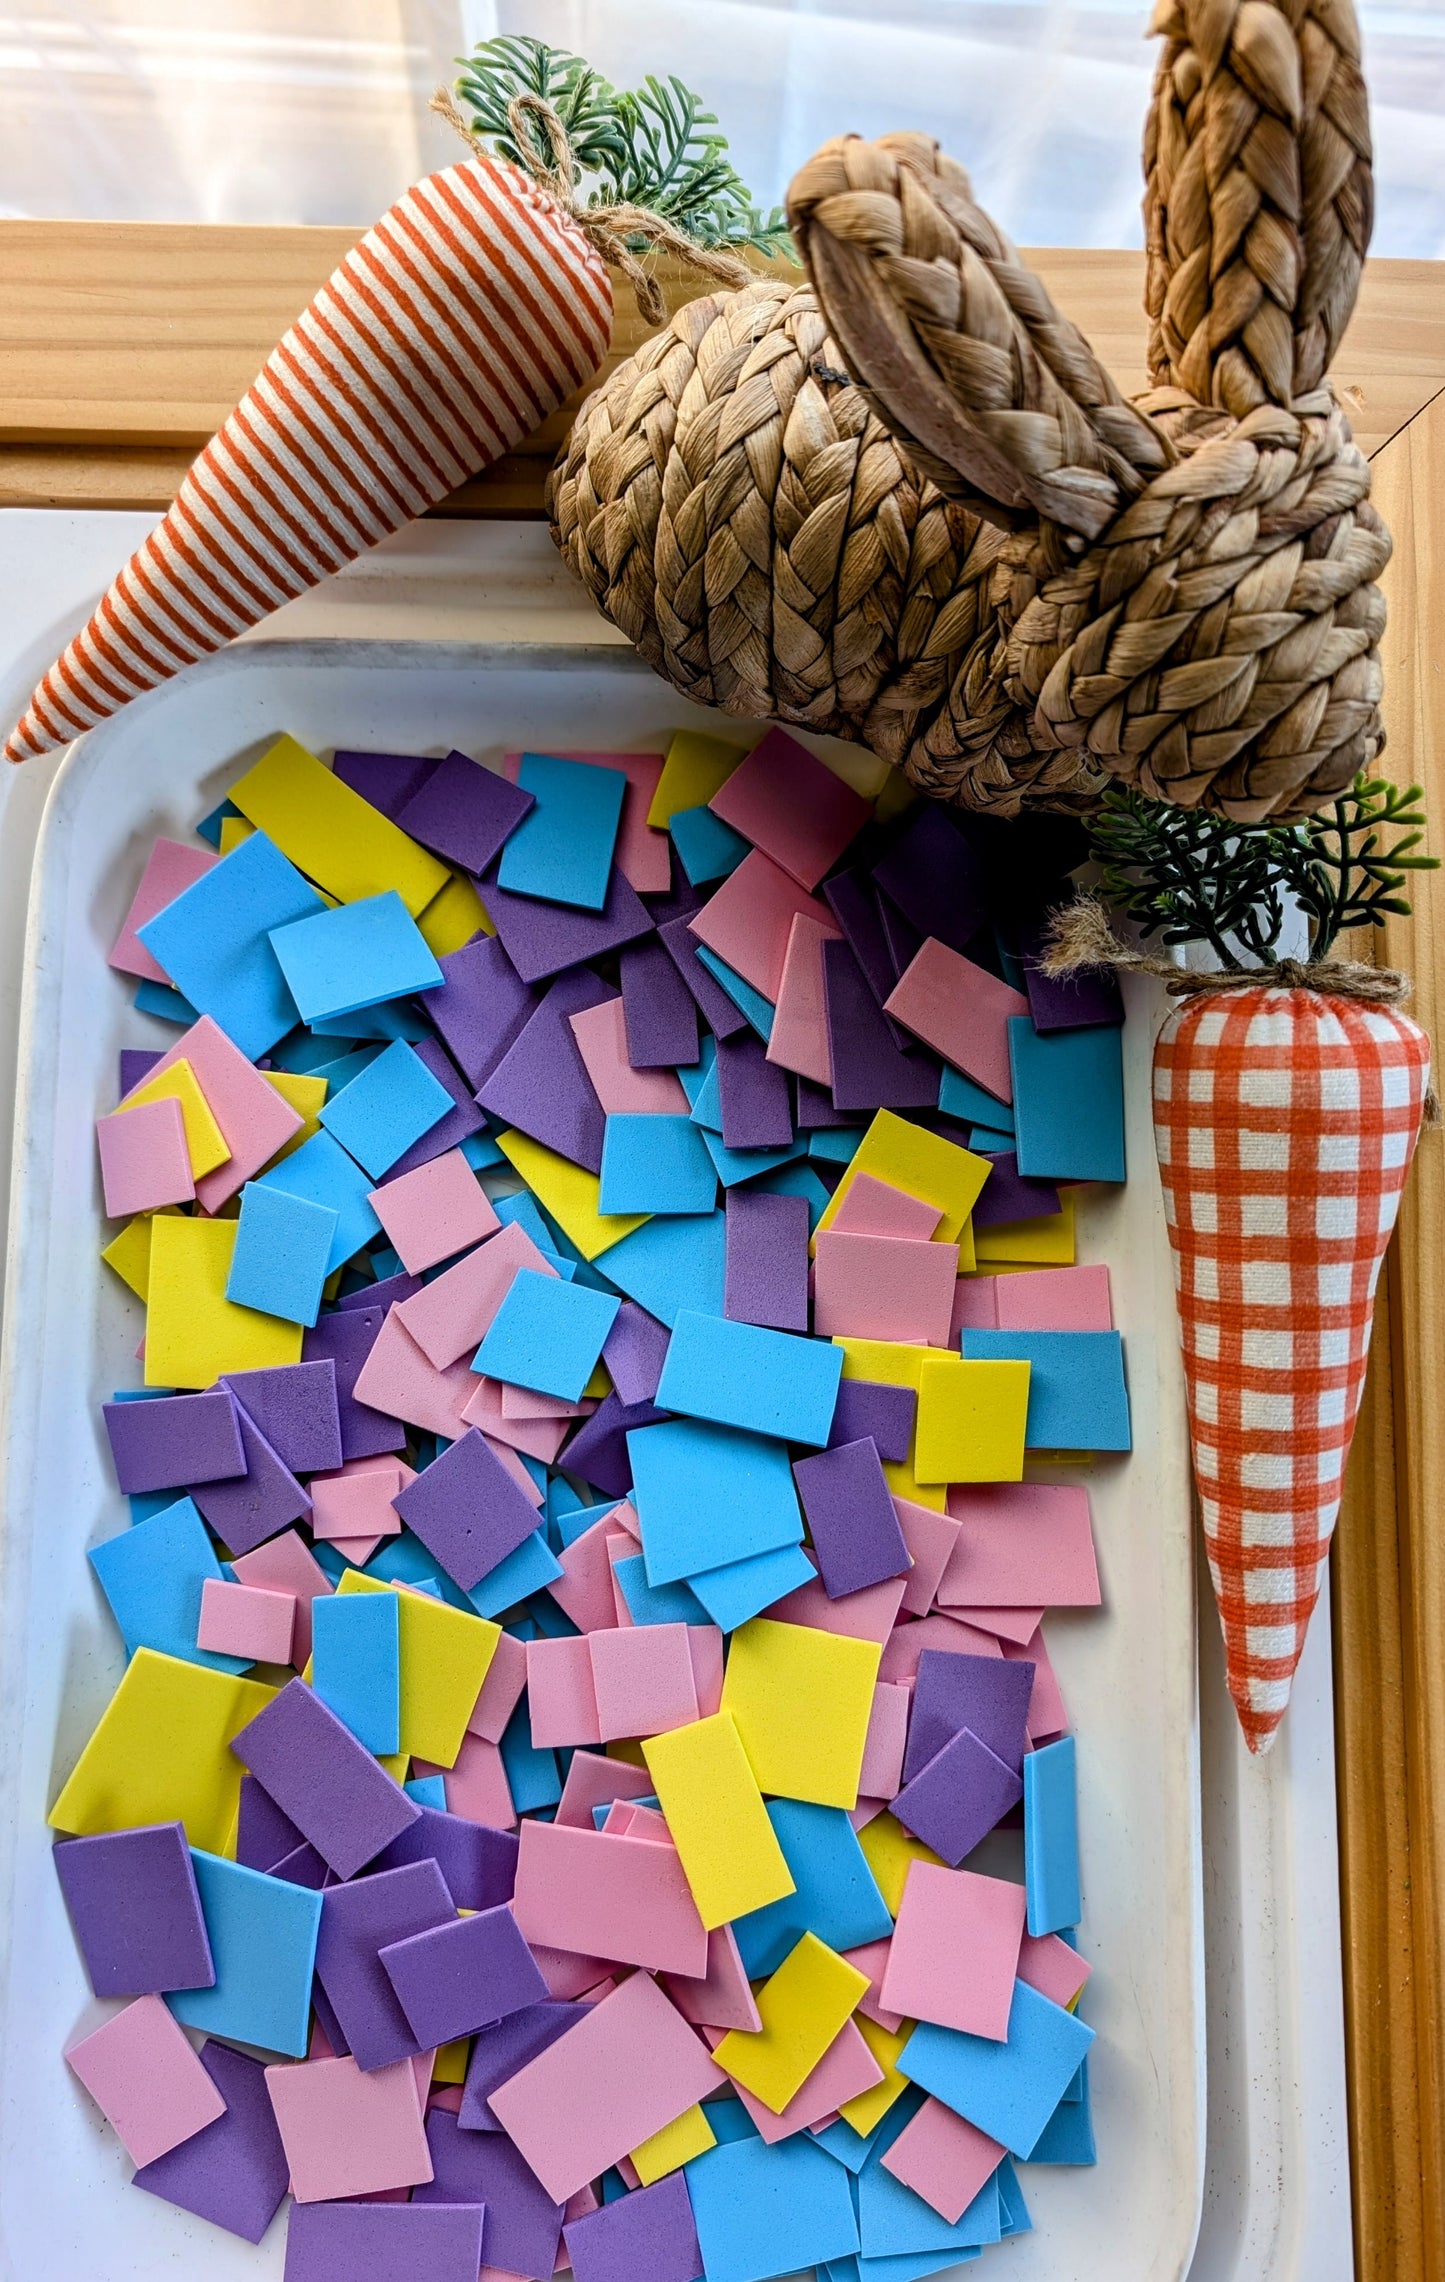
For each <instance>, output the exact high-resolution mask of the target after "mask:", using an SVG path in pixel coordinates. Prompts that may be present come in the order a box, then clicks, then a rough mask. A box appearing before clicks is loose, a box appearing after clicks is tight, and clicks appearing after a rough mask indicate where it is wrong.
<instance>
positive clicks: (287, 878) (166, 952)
mask: <svg viewBox="0 0 1445 2282" xmlns="http://www.w3.org/2000/svg"><path fill="white" fill-rule="evenodd" d="M324 909H325V905H324V904H323V903H322V901H321V898H320V896H319V895H317V893H316V891H315V889H314V888H312V887H310V886H308V884H307V882H306V881H305V880H304V879H303V878H302V876H301V874H300V872H299V871H297V869H296V867H295V866H294V865H293V864H291V863H288V862H287V860H286V857H285V856H284V855H283V854H282V852H281V850H280V849H279V848H277V847H276V845H275V844H274V842H273V841H271V840H270V839H269V838H268V837H267V835H266V834H265V833H264V832H256V833H253V834H252V836H251V838H250V839H249V840H247V841H246V842H245V843H244V844H243V845H242V846H241V847H239V848H235V849H233V850H232V852H231V854H230V855H229V856H223V857H222V859H221V861H220V862H219V863H218V864H215V865H213V866H212V868H211V869H210V870H209V871H208V872H206V873H205V874H204V875H203V876H202V877H201V878H200V879H198V880H196V881H195V882H194V883H193V884H192V885H191V886H190V887H188V888H186V889H185V890H184V891H183V892H182V893H181V894H180V895H178V896H177V897H176V898H175V901H174V902H172V903H169V904H167V905H166V907H165V909H164V910H163V911H160V912H157V914H156V916H155V917H154V918H153V919H148V920H147V921H146V922H145V923H144V925H143V926H141V927H140V928H138V929H137V934H138V937H139V939H140V941H141V942H142V943H143V944H144V946H145V948H146V949H147V950H148V951H149V952H150V953H151V956H152V957H153V958H154V959H155V960H156V961H157V962H158V963H159V965H160V966H161V968H162V969H163V971H164V972H165V973H166V974H167V975H168V976H169V977H170V979H171V981H172V982H173V983H174V984H175V987H176V989H177V990H178V991H180V992H181V993H182V994H183V996H184V997H185V998H186V999H187V1000H188V1001H189V1002H190V1004H191V1005H192V1006H193V1007H194V1008H195V1009H196V1010H197V1012H198V1013H200V1014H203V1015H210V1016H211V1018H212V1019H213V1020H214V1021H215V1022H216V1023H218V1024H219V1026H220V1028H221V1029H222V1030H224V1031H225V1033H226V1035H227V1037H228V1038H230V1039H231V1040H232V1041H233V1042H234V1043H235V1045H237V1046H238V1047H239V1048H240V1050H241V1052H242V1053H243V1054H245V1055H246V1056H247V1057H248V1059H250V1060H252V1061H254V1060H255V1058H256V1057H257V1056H258V1055H260V1054H264V1053H267V1052H268V1051H269V1050H270V1048H271V1047H272V1046H274V1045H275V1044H276V1042H277V1040H278V1039H280V1038H282V1037H284V1036H285V1034H286V1032H287V1031H288V1030H290V1029H291V1028H292V1027H293V1025H294V1024H295V1021H296V1002H295V1000H294V999H293V998H292V996H291V993H290V991H289V990H288V988H287V986H286V978H285V976H284V975H283V973H282V971H281V968H280V967H279V965H278V964H277V961H276V955H275V952H274V951H273V950H272V948H271V941H270V937H271V931H272V929H274V928H280V927H287V926H291V925H293V924H295V923H297V922H299V921H301V920H304V919H307V918H310V917H312V916H315V915H317V914H319V913H320V912H322V911H324Z"/></svg>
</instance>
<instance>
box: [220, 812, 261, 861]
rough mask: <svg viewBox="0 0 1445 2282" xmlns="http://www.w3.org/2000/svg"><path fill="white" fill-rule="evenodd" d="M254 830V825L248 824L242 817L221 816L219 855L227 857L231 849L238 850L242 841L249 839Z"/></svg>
mask: <svg viewBox="0 0 1445 2282" xmlns="http://www.w3.org/2000/svg"><path fill="white" fill-rule="evenodd" d="M255 829H256V827H255V825H254V824H248V823H247V822H246V819H245V817H244V816H223V817H222V818H221V838H220V843H219V845H220V850H221V854H222V855H223V856H229V855H230V853H231V850H232V849H233V848H239V847H240V845H241V842H242V841H243V840H249V839H250V837H251V834H252V833H253V832H254V831H255Z"/></svg>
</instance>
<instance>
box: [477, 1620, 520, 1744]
mask: <svg viewBox="0 0 1445 2282" xmlns="http://www.w3.org/2000/svg"><path fill="white" fill-rule="evenodd" d="M526 1684H527V1649H526V1643H525V1642H524V1641H521V1640H518V1639H517V1638H516V1637H515V1636H514V1635H513V1634H512V1633H510V1632H504V1633H503V1634H502V1636H501V1638H500V1640H499V1641H498V1642H497V1645H496V1647H495V1649H494V1650H493V1651H492V1661H491V1663H490V1664H489V1665H488V1666H487V1676H486V1678H485V1680H483V1682H482V1690H481V1694H480V1695H479V1696H478V1697H477V1700H476V1702H475V1704H473V1706H472V1714H471V1717H470V1719H469V1720H468V1721H467V1731H468V1733H469V1734H471V1735H476V1736H480V1737H481V1738H482V1740H483V1741H484V1742H486V1743H500V1742H501V1740H502V1730H503V1729H504V1728H505V1726H506V1724H507V1722H508V1720H509V1719H510V1718H511V1716H512V1714H513V1712H514V1711H515V1710H516V1708H517V1699H518V1697H519V1696H520V1695H521V1693H522V1690H523V1688H524V1687H525V1686H526Z"/></svg>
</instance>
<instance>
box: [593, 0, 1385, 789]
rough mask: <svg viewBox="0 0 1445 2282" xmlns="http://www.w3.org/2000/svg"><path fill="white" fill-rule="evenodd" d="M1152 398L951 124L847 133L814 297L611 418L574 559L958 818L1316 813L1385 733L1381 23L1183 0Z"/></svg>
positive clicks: (794, 298)
mask: <svg viewBox="0 0 1445 2282" xmlns="http://www.w3.org/2000/svg"><path fill="white" fill-rule="evenodd" d="M1154 29H1155V30H1156V31H1157V32H1160V33H1162V34H1163V36H1164V42H1165V44H1164V48H1163V51H1162V54H1161V57H1160V62H1159V68H1158V73H1157V76H1156V80H1155V85H1154V94H1153V101H1152V105H1151V109H1150V114H1149V119H1148V124H1147V127H1146V132H1145V141H1144V164H1145V177H1146V191H1145V219H1146V228H1147V243H1148V282H1147V294H1146V298H1147V305H1148V315H1149V370H1150V380H1151V386H1150V388H1149V389H1148V391H1147V392H1146V393H1145V394H1144V395H1142V396H1140V397H1137V398H1135V399H1134V400H1133V401H1132V402H1130V401H1128V400H1126V399H1125V398H1124V397H1122V396H1121V395H1120V393H1119V391H1118V390H1117V389H1116V388H1115V386H1114V384H1113V382H1112V381H1111V380H1110V378H1109V376H1108V374H1107V373H1106V372H1105V371H1104V369H1103V367H1102V366H1101V364H1100V363H1099V360H1098V358H1097V357H1096V356H1095V355H1094V353H1093V351H1092V350H1091V349H1090V347H1089V344H1088V342H1087V341H1086V340H1085V339H1084V337H1083V335H1082V334H1081V333H1080V332H1079V331H1078V329H1077V327H1075V326H1074V325H1072V324H1071V323H1070V322H1069V320H1068V319H1067V317H1065V316H1063V315H1062V314H1061V312H1060V311H1059V310H1057V309H1056V308H1055V307H1054V305H1053V303H1052V301H1051V300H1050V298H1049V295H1048V294H1047V293H1046V292H1045V290H1044V288H1043V286H1042V284H1041V283H1040V282H1039V280H1038V278H1037V277H1036V276H1035V275H1034V274H1033V272H1032V271H1031V270H1029V269H1028V267H1027V266H1026V264H1025V263H1024V262H1023V261H1022V260H1021V258H1020V256H1019V254H1018V253H1017V251H1016V249H1015V248H1014V247H1013V246H1012V245H1011V244H1010V242H1009V240H1008V239H1007V238H1006V237H1005V236H1004V235H1003V233H1002V231H1001V230H999V229H998V228H997V227H996V225H995V224H994V223H993V222H992V221H991V220H990V219H989V217H988V215H986V214H985V213H984V212H983V211H982V209H981V208H980V207H979V206H978V205H977V204H976V203H975V202H974V198H973V194H972V190H971V188H970V185H969V180H968V176H967V175H966V174H965V172H964V170H963V169H962V167H960V166H959V165H957V164H956V163H955V162H954V161H953V160H952V159H949V158H948V157H946V156H945V155H944V154H943V153H942V152H941V151H940V150H939V148H938V146H937V144H936V143H934V142H933V141H932V140H931V139H930V138H929V137H927V136H924V135H918V134H903V135H890V136H885V137H884V138H883V139H882V140H881V141H879V142H876V143H869V142H864V141H861V140H860V139H858V138H857V137H844V138H840V139H838V140H836V141H834V142H830V143H828V144H826V145H825V146H824V148H823V149H822V150H820V151H819V152H818V153H817V155H816V156H815V157H814V158H813V159H811V160H810V161H809V162H808V164H807V165H806V166H805V167H804V168H803V169H802V170H801V172H800V173H799V174H798V175H796V176H795V178H794V180H793V182H792V185H791V187H790V190H789V196H788V213H789V220H790V222H791V224H792V227H793V231H794V235H795V237H796V240H797V243H798V247H799V250H800V252H801V254H802V257H803V261H804V263H805V265H806V269H807V272H808V278H809V282H808V283H807V284H806V285H802V286H798V287H796V288H790V287H789V286H787V285H785V284H780V283H777V282H774V281H771V280H768V281H759V282H758V283H757V284H755V285H751V286H748V287H745V288H743V289H742V290H741V291H738V292H733V293H719V294H712V295H708V296H706V297H705V298H703V299H700V300H697V301H693V302H690V303H689V304H688V305H687V306H686V307H684V308H683V309H681V310H679V311H678V313H677V315H676V316H675V317H674V318H673V320H672V322H671V324H670V325H668V326H667V328H666V329H665V331H663V332H661V333H659V334H657V335H656V336H655V337H654V338H653V339H652V340H650V341H648V342H646V343H645V344H644V346H643V347H642V348H641V349H640V350H639V351H638V353H637V354H636V356H634V357H632V358H631V359H629V361H628V362H627V363H626V364H624V365H622V366H621V367H619V369H618V370H617V371H616V372H615V373H613V374H612V375H611V377H610V378H609V379H608V381H607V382H606V383H605V384H604V386H603V387H602V388H600V389H598V390H597V391H596V392H595V393H594V394H593V395H592V396H591V397H590V398H589V399H588V401H587V403H586V404H585V405H584V406H583V409H582V411H581V412H580V413H579V415H578V418H577V420H576V423H575V425H574V427H573V430H572V433H571V436H570V438H569V440H568V443H567V446H566V448H565V450H564V451H563V453H562V455H561V457H560V459H559V461H558V463H557V466H556V467H555V468H554V470H553V472H552V476H551V479H550V484H549V492H548V501H549V506H550V510H551V515H552V522H553V530H554V535H555V537H556V539H557V543H558V545H559V547H560V548H561V550H562V553H563V555H564V556H565V558H566V560H567V562H568V563H569V564H570V565H571V567H572V568H573V570H574V571H576V573H577V574H578V576H579V577H580V578H581V579H582V581H583V582H584V584H585V585H586V586H587V587H588V589H589V590H590V592H591V593H592V595H593V596H594V597H595V599H596V601H597V602H598V604H599V605H600V607H601V608H602V610H603V611H604V612H605V613H606V615H607V616H608V617H609V618H610V619H612V620H613V622H614V623H615V624H616V625H617V626H619V627H620V628H621V629H622V631H623V632H624V633H626V634H627V635H628V637H629V638H630V639H631V640H632V641H633V642H634V643H635V644H636V646H637V648H638V650H639V651H640V652H641V654H642V655H643V657H645V658H646V659H647V661H648V663H649V664H650V665H652V666H653V667H654V668H655V669H656V671H657V672H658V673H660V674H662V675H663V676H664V677H665V678H666V679H667V680H668V681H670V682H671V683H672V684H673V685H674V686H675V687H676V688H677V689H679V690H681V691H682V692H683V693H684V694H685V695H686V696H688V697H690V698H693V699H695V700H697V701H698V702H699V703H701V704H705V705H715V706H720V707H722V708H723V709H725V710H726V711H728V712H730V713H735V714H739V715H743V716H747V717H749V718H753V719H768V720H778V721H786V722H793V723H798V724H800V725H802V726H803V727H806V728H811V729H817V730H826V731H829V732H831V733H832V734H833V735H836V736H842V737H847V738H851V739H853V740H855V741H857V742H861V743H863V744H866V745H868V746H870V747H871V748H872V749H873V750H874V751H875V752H877V753H879V754H881V755H883V756H884V757H885V758H886V759H887V760H889V761H891V762H893V763H894V764H895V765H896V766H898V767H900V768H901V769H903V770H904V772H905V773H906V775H907V776H908V777H909V778H910V779H911V780H912V782H913V783H914V784H916V785H918V786H919V787H920V788H921V789H922V790H923V791H925V792H927V793H930V794H932V795H933V796H935V797H936V798H939V799H943V800H948V801H954V802H957V803H959V804H961V805H962V806H965V807H968V808H974V809H989V810H992V811H994V812H995V813H996V814H999V815H1011V814H1015V813H1016V812H1017V811H1018V810H1019V809H1020V808H1022V807H1023V806H1024V805H1026V804H1030V805H1035V806H1044V807H1050V808H1057V809H1069V810H1076V811H1084V810H1087V809H1088V808H1090V807H1091V806H1092V805H1093V804H1094V803H1095V802H1096V800H1097V799H1098V796H1099V794H1100V793H1101V791H1102V790H1103V789H1104V787H1105V786H1106V785H1107V784H1108V783H1109V782H1110V781H1112V780H1122V781H1123V782H1125V783H1128V784H1133V785H1137V786H1138V787H1139V788H1140V790H1141V791H1143V792H1145V793H1147V794H1149V795H1151V796H1152V797H1154V798H1158V799H1164V800H1170V801H1174V802H1177V803H1180V804H1183V805H1186V806H1203V807H1208V808H1213V809H1216V810H1218V811H1220V812H1222V813H1224V814H1226V815H1228V816H1232V817H1236V818H1238V819H1239V820H1240V821H1257V820H1259V819H1261V818H1263V817H1266V816H1283V817H1287V816H1291V815H1299V814H1303V813H1305V812H1307V811H1308V810H1310V809H1311V808H1314V807H1317V806H1319V805H1320V804H1321V803H1322V802H1324V801H1326V800H1328V799H1330V798H1331V797H1333V795H1334V794H1336V793H1337V792H1339V791H1340V790H1341V789H1342V788H1343V787H1344V786H1346V785H1348V784H1349V783H1350V782H1351V780H1352V779H1353V777H1354V776H1355V774H1356V772H1357V771H1358V770H1359V769H1361V768H1365V767H1367V766H1368V765H1369V763H1370V762H1371V761H1372V760H1373V758H1374V756H1375V755H1376V753H1377V752H1378V751H1379V749H1380V747H1381V744H1382V743H1383V734H1382V730H1381V726H1380V715H1379V696H1380V666H1379V654H1378V653H1379V640H1380V635H1381V631H1382V629H1383V625H1384V603H1383V599H1382V597H1381V594H1380V590H1379V587H1378V585H1377V584H1376V581H1377V579H1378V577H1379V574H1380V572H1381V571H1382V570H1383V568H1384V566H1385V563H1386V562H1387V560H1388V558H1389V552H1390V542H1389V537H1388V534H1387V532H1386V531H1385V528H1384V526H1383V524H1382V523H1381V521H1380V518H1379V516H1378V515H1377V514H1376V512H1375V510H1374V508H1373V507H1372V506H1371V505H1370V502H1369V497H1368V493H1369V469H1368V466H1367V463H1366V461H1365V459H1364V457H1363V455H1362V453H1361V452H1360V451H1359V449H1358V447H1357V446H1356V445H1355V444H1354V442H1353V441H1352V439H1351V435H1350V429H1349V423H1348V421H1347V420H1346V418H1345V416H1344V413H1343V411H1342V410H1341V408H1340V406H1339V405H1338V403H1337V402H1336V401H1335V399H1334V396H1333V395H1332V393H1331V391H1330V388H1329V385H1328V382H1327V380H1326V377H1325V376H1326V373H1327V370H1328V367H1329V364H1330V361H1331V358H1332V357H1333V355H1334V353H1335V350H1336V348H1337V347H1338V344H1339V340H1340V336H1341V334H1342V332H1343V330H1344V327H1345V325H1346V323H1347V322H1348V320H1349V317H1350V314H1351V312H1352V310H1353V308H1354V303H1355V295H1356V292H1357V290H1358V286H1359V278H1360V269H1361V265H1362V262H1363V259H1364V253H1365V247H1366V244H1367V242H1368V239H1369V232H1370V221H1371V173H1370V138H1369V122H1368V116H1367V109H1366V102H1365V91H1364V83H1363V80H1362V78H1361V75H1360V62H1359V54H1360V51H1359V34H1358V27H1357V25H1356V21H1355V16H1354V12H1353V8H1352V6H1351V5H1350V0H1304V5H1297V6H1295V7H1286V6H1283V5H1278V6H1277V5H1275V0H1160V5H1159V8H1158V10H1157V12H1156V16H1155V21H1154Z"/></svg>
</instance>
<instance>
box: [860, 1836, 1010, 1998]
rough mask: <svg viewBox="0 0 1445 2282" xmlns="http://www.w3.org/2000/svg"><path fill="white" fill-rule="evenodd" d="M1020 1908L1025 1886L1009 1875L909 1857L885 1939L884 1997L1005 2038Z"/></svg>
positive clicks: (882, 1993)
mask: <svg viewBox="0 0 1445 2282" xmlns="http://www.w3.org/2000/svg"><path fill="white" fill-rule="evenodd" d="M1024 1911H1025V1898H1024V1889H1023V1887H1022V1886H1019V1885H1016V1884H1014V1883H1013V1881H1012V1880H1011V1879H1007V1878H986V1877H983V1876H981V1875H979V1873H977V1872H976V1871H972V1870H944V1869H940V1868H939V1867H937V1865H935V1864H934V1863H931V1862H915V1863H914V1864H913V1866H912V1867H911V1869H910V1870H909V1873H908V1877H907V1880H906V1882H905V1884H904V1888H903V1902H902V1906H901V1908H900V1909H899V1912H898V1923H897V1925H896V1926H895V1928H894V1932H893V1939H892V1941H891V1943H890V1944H889V1949H888V1965H887V1970H886V1971H885V1973H884V1976H883V1987H882V1991H881V1995H882V2001H883V2003H884V2004H885V2005H886V2006H887V2008H888V2010H889V2011H890V2012H894V2013H902V2014H905V2015H906V2016H907V2017H908V2018H909V2019H911V2020H928V2021H937V2022H939V2023H940V2025H941V2026H942V2027H944V2028H955V2029H964V2030H967V2031H968V2033H969V2034H970V2035H972V2036H984V2037H993V2038H994V2039H996V2040H997V2039H1001V2038H1003V2037H1004V2036H1006V2035H1007V2033H1008V2021H1009V2008H1010V2006H1011V2005H1012V2002H1013V1987H1014V1981H1015V1979H1016V1977H1017V1974H1018V1964H1019V1945H1020V1943H1021V1941H1022V1939H1023V1930H1024Z"/></svg>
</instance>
